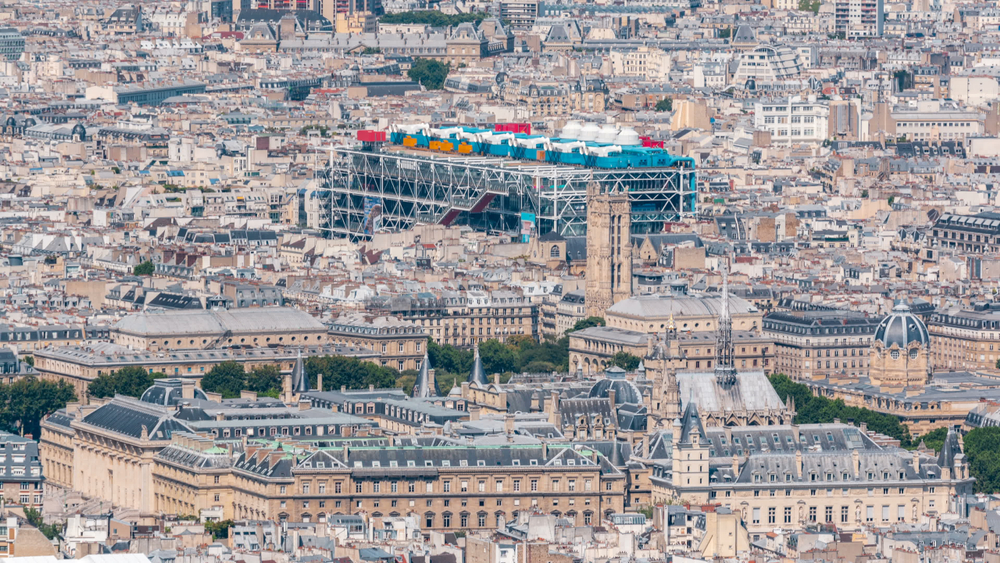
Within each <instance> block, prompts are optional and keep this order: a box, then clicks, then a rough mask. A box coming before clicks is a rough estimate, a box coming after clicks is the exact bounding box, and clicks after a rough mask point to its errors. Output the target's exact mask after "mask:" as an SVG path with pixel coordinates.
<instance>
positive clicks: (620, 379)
mask: <svg viewBox="0 0 1000 563" xmlns="http://www.w3.org/2000/svg"><path fill="white" fill-rule="evenodd" d="M624 373H625V372H624V370H622V369H621V368H608V369H607V371H605V376H606V377H605V378H604V379H602V380H600V381H598V382H597V383H595V384H594V386H593V387H591V388H590V393H589V394H588V395H587V396H588V397H590V398H591V399H596V398H602V399H606V398H608V396H609V395H610V391H611V389H614V390H615V404H616V405H623V404H625V403H631V404H633V405H641V404H642V392H641V391H639V388H638V387H636V386H635V384H634V383H632V382H631V381H629V380H627V379H625V375H624Z"/></svg>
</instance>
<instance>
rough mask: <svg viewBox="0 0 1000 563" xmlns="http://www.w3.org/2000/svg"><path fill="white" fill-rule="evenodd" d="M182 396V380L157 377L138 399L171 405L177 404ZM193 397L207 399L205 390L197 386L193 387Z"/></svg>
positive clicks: (155, 403)
mask: <svg viewBox="0 0 1000 563" xmlns="http://www.w3.org/2000/svg"><path fill="white" fill-rule="evenodd" d="M183 398H184V382H183V381H182V380H180V379H157V380H156V381H154V382H153V386H152V387H150V388H149V389H146V390H145V391H144V392H143V393H142V398H140V399H139V400H140V401H142V402H144V403H152V404H154V405H162V406H167V407H172V406H175V405H177V403H179V402H180V401H181V400H182V399H183ZM194 398H195V399H201V400H203V401H207V400H208V396H207V395H205V392H204V391H202V390H201V389H199V388H198V387H195V388H194Z"/></svg>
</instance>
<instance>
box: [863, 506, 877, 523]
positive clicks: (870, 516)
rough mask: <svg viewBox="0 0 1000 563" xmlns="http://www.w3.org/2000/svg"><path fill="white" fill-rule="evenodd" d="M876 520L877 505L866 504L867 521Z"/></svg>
mask: <svg viewBox="0 0 1000 563" xmlns="http://www.w3.org/2000/svg"><path fill="white" fill-rule="evenodd" d="M874 521H875V507H874V506H871V505H869V506H866V507H865V522H874Z"/></svg>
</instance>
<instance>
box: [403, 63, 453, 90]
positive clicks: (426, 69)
mask: <svg viewBox="0 0 1000 563" xmlns="http://www.w3.org/2000/svg"><path fill="white" fill-rule="evenodd" d="M449 70H451V66H450V65H447V64H445V63H442V62H441V61H436V60H434V59H417V60H416V61H414V63H413V66H411V67H410V70H408V71H406V74H407V76H409V77H410V80H413V81H414V82H419V83H420V84H423V85H424V87H425V88H427V89H428V90H440V89H441V88H442V87H443V86H444V80H445V78H448V71H449Z"/></svg>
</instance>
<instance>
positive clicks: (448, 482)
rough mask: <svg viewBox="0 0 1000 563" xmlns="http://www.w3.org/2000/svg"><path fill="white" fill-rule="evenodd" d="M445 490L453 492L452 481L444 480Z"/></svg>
mask: <svg viewBox="0 0 1000 563" xmlns="http://www.w3.org/2000/svg"><path fill="white" fill-rule="evenodd" d="M444 492H446V493H450V492H451V481H445V482H444Z"/></svg>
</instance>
